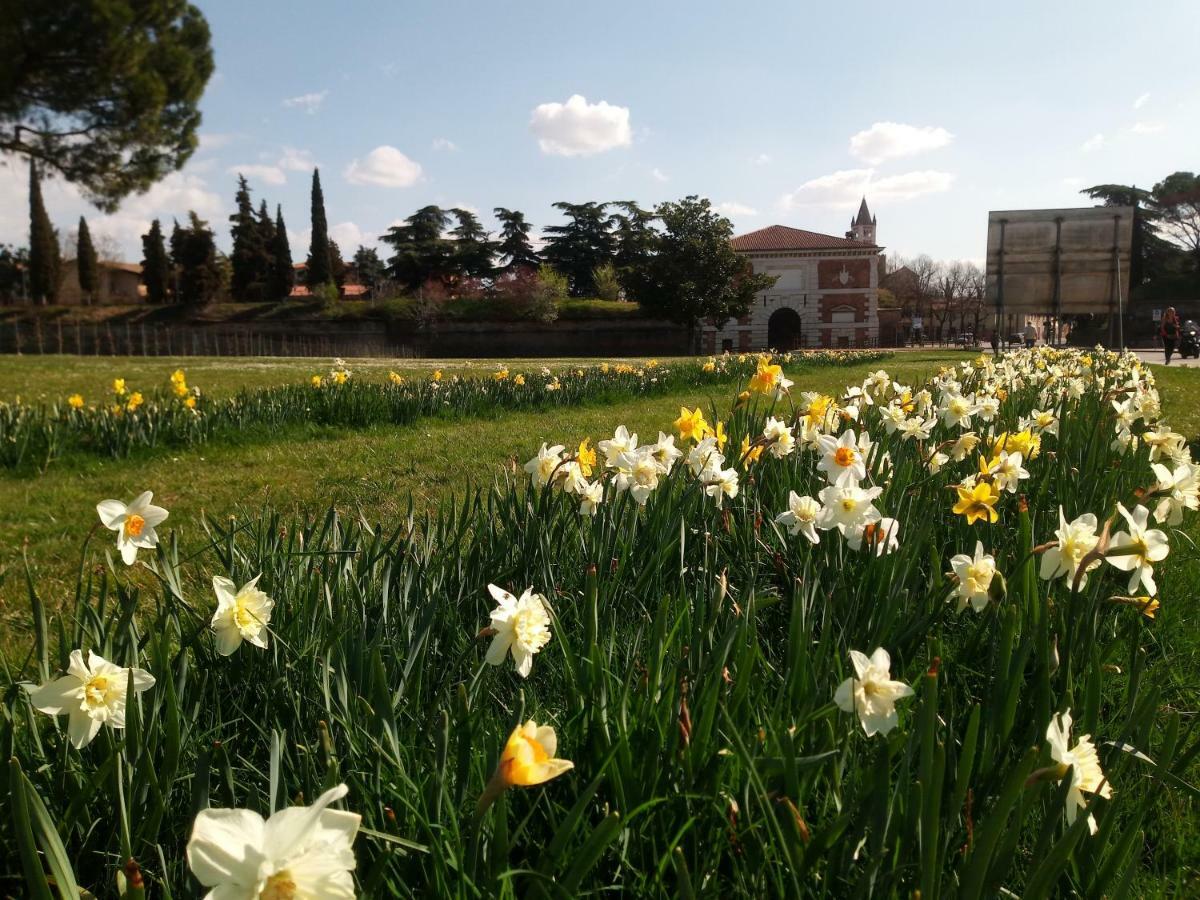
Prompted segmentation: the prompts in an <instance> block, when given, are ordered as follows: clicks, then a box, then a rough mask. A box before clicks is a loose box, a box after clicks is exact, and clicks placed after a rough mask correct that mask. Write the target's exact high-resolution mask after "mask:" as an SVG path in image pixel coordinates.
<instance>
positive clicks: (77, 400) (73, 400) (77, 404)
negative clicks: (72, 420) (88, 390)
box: [67, 394, 83, 409]
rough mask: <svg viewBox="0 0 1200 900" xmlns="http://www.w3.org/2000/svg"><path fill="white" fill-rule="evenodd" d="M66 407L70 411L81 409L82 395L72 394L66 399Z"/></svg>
mask: <svg viewBox="0 0 1200 900" xmlns="http://www.w3.org/2000/svg"><path fill="white" fill-rule="evenodd" d="M67 405H68V406H70V407H71V409H83V394H72V395H71V396H70V397H68V398H67Z"/></svg>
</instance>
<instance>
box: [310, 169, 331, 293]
mask: <svg viewBox="0 0 1200 900" xmlns="http://www.w3.org/2000/svg"><path fill="white" fill-rule="evenodd" d="M304 280H305V283H306V284H307V285H308V286H309V287H310V288H314V287H317V286H318V285H321V284H332V283H333V260H332V259H330V257H329V223H328V222H326V221H325V195H324V194H323V193H322V192H321V172H320V170H319V169H313V180H312V238H311V240H310V241H309V244H308V267H307V270H306V273H305V276H304Z"/></svg>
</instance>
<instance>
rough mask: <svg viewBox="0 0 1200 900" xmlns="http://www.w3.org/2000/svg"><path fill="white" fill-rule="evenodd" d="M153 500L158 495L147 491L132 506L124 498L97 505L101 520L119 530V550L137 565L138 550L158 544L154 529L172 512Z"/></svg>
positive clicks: (127, 561)
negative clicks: (123, 500) (123, 501)
mask: <svg viewBox="0 0 1200 900" xmlns="http://www.w3.org/2000/svg"><path fill="white" fill-rule="evenodd" d="M153 499H154V494H153V493H152V492H151V491H145V492H143V493H142V494H139V495H138V497H137V499H136V500H134V501H133V502H132V503H130V504H129V505H128V506H126V505H125V504H124V503H122V502H121V501H120V500H102V501H100V502H99V503H97V504H96V512H98V513H99V514H100V521H101V523H102V524H103V525H104V527H105V528H107V529H108V530H109V531H115V532H116V533H117V549H118V550H119V551H120V552H121V559H123V560H124V561H125V565H127V566H132V565H133V563H134V561H135V560H136V559H137V552H138V550H140V549H150V548H151V547H157V546H158V534H157V533H156V532H155V530H154V529H156V528H157V527H158V526H159V525H161V524H162V523H163V522H164V521H166V518H167V515H168V513H167V511H166V510H165V509H163V508H162V507H161V506H155V505H153V504H152V503H151V502H150V501H151V500H153Z"/></svg>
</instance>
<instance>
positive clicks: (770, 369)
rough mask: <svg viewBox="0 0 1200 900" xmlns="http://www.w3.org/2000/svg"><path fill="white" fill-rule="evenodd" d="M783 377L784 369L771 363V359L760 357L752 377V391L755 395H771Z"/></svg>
mask: <svg viewBox="0 0 1200 900" xmlns="http://www.w3.org/2000/svg"><path fill="white" fill-rule="evenodd" d="M782 377H783V369H782V368H780V367H779V366H777V365H773V364H772V363H771V357H769V356H760V357H759V359H758V366H757V368H756V369H755V372H754V374H753V375H751V376H750V385H749V387H750V391H751V392H752V393H755V394H770V393H772V392H773V391H774V390H775V385H776V384H778V383H779V379H781V378H782Z"/></svg>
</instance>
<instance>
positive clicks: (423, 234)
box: [380, 206, 458, 290]
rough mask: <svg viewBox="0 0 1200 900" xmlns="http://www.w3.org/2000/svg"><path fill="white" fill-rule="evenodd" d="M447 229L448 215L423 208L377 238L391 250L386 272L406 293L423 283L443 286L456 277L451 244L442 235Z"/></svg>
mask: <svg viewBox="0 0 1200 900" xmlns="http://www.w3.org/2000/svg"><path fill="white" fill-rule="evenodd" d="M449 226H450V215H449V214H448V213H447V212H445V210H443V209H441V208H440V207H438V206H423V207H421V209H418V210H417V211H416V212H415V213H413V214H412V215H411V216H409V217H408V218H407V219H405V220H404V224H403V225H394V226H392V228H390V229H389V230H388V233H387V234H385V235H383V236H382V237H380V240H381V241H383V242H384V243H385V244H389V245H390V246H391V247H392V249H393V250H394V251H395V252H394V253H393V254H392V257H391V259H389V260H388V271H389V273H390V274H391V276H392V277H393V278H395V279H396V280H397V281H398V282H400V283H401V284H402V285H404V286H405V287H406V288H408V289H409V290H416V289H418V288H420V287H422V286H423V285H424V284H425V283H426V282H429V281H436V282H440V283H442V284H446V283H448V282H449V281H451V280H452V279H453V277H454V276H455V275H456V274H457V271H458V270H457V265H456V263H455V259H454V244H453V242H451V241H448V240H446V239H445V238H444V237H443V236H442V235H443V234H444V233H445V231H446V229H447V228H448V227H449Z"/></svg>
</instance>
